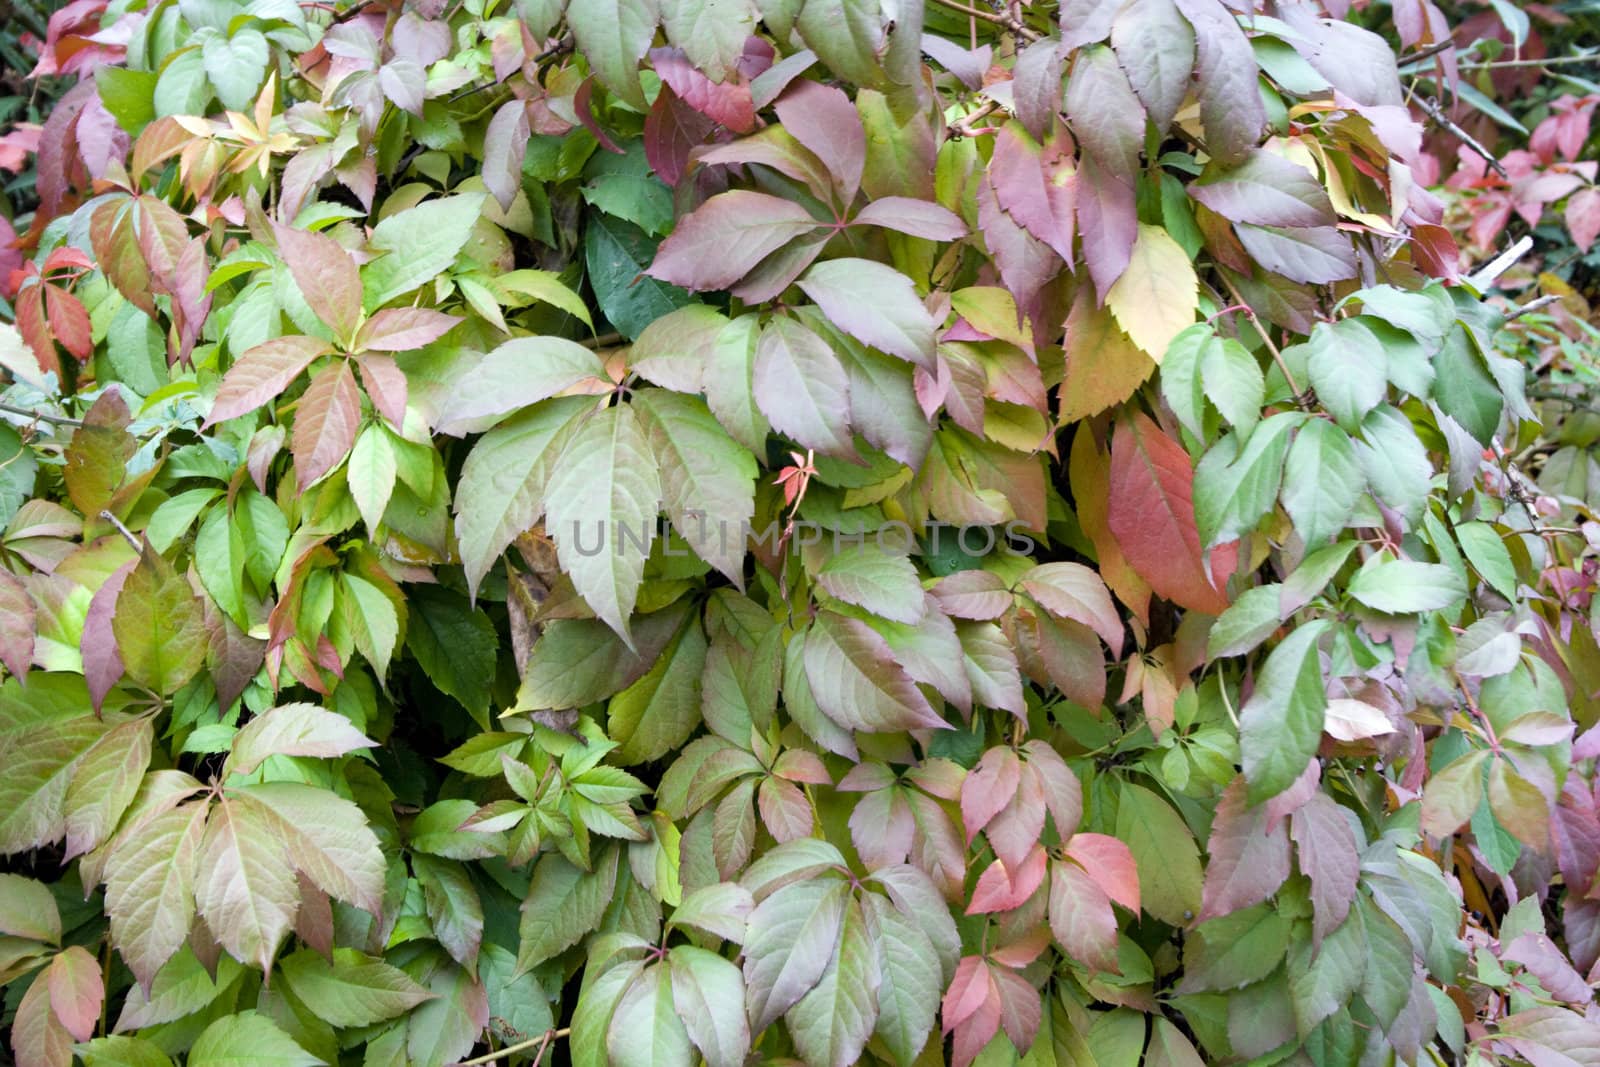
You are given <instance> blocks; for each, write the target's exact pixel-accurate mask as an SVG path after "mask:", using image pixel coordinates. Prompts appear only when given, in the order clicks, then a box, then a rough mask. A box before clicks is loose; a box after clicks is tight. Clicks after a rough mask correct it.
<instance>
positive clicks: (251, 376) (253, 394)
mask: <svg viewBox="0 0 1600 1067" xmlns="http://www.w3.org/2000/svg"><path fill="white" fill-rule="evenodd" d="M331 351H333V349H332V348H331V347H330V346H329V345H328V343H327V342H326V341H323V340H321V339H320V338H316V337H298V336H297V337H279V338H277V339H275V340H272V341H267V342H265V343H263V344H259V345H257V346H256V347H254V348H252V349H250V350H249V351H248V352H246V353H245V354H244V355H242V356H240V357H239V359H238V361H237V362H236V363H234V365H233V366H231V367H229V368H228V372H227V373H226V374H224V375H223V376H222V383H221V384H220V385H219V386H218V387H217V398H216V400H214V401H213V402H212V404H211V412H210V414H208V415H207V416H206V422H205V424H206V425H207V426H212V425H215V424H216V423H219V422H224V421H226V420H228V419H233V418H237V417H238V416H240V415H245V414H248V413H249V412H252V411H254V410H255V409H256V408H258V407H260V406H261V405H262V404H266V403H269V402H270V401H272V400H276V399H277V398H278V397H279V396H280V395H281V394H282V393H283V391H284V390H285V389H287V388H289V386H290V384H291V383H293V381H294V380H295V379H296V378H298V377H300V373H301V372H302V371H304V370H305V369H306V368H307V367H309V366H311V364H312V362H313V361H314V360H315V359H316V358H317V357H318V356H321V355H326V354H327V353H329V352H331Z"/></svg>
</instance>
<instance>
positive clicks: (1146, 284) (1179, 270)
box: [1106, 223, 1200, 363]
mask: <svg viewBox="0 0 1600 1067" xmlns="http://www.w3.org/2000/svg"><path fill="white" fill-rule="evenodd" d="M1199 286H1200V283H1199V280H1198V279H1197V278H1196V276H1195V273H1194V264H1192V263H1191V262H1190V261H1189V254H1188V253H1187V252H1185V251H1184V250H1183V247H1182V246H1181V245H1179V244H1178V242H1176V241H1174V240H1173V239H1172V238H1171V237H1170V236H1168V234H1167V231H1166V230H1163V229H1162V228H1161V227H1159V226H1150V225H1147V224H1145V223H1140V224H1139V236H1138V239H1137V240H1135V241H1134V243H1133V255H1132V257H1131V258H1130V259H1129V260H1128V266H1127V269H1126V270H1124V271H1123V272H1122V275H1121V276H1120V277H1119V278H1117V280H1116V282H1115V283H1114V284H1113V285H1112V286H1111V289H1110V291H1109V292H1107V293H1106V306H1107V307H1109V308H1110V309H1111V313H1112V314H1113V315H1114V316H1116V319H1117V322H1118V323H1119V324H1120V325H1121V326H1122V328H1123V330H1125V331H1126V332H1127V334H1128V336H1129V337H1131V338H1132V339H1133V342H1134V343H1135V344H1136V345H1138V346H1139V347H1140V348H1142V349H1144V351H1145V352H1146V353H1147V354H1148V355H1149V356H1150V358H1151V359H1154V360H1155V361H1156V362H1157V363H1159V362H1161V357H1162V356H1163V355H1165V354H1166V351H1167V346H1168V345H1170V344H1171V343H1172V340H1173V338H1175V337H1177V336H1178V334H1180V333H1182V332H1183V330H1184V329H1185V328H1187V327H1188V326H1190V325H1192V324H1193V322H1194V316H1195V312H1196V311H1197V310H1198V309H1199V306H1200V287H1199Z"/></svg>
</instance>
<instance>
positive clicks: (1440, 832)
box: [1422, 749, 1489, 837]
mask: <svg viewBox="0 0 1600 1067" xmlns="http://www.w3.org/2000/svg"><path fill="white" fill-rule="evenodd" d="M1488 758H1489V753H1488V752H1487V751H1486V750H1483V749H1477V750H1475V751H1472V752H1468V753H1467V754H1466V755H1464V756H1462V757H1460V758H1459V759H1457V760H1455V761H1453V762H1451V763H1450V764H1448V765H1447V766H1445V767H1444V768H1443V769H1441V770H1439V771H1436V772H1435V773H1434V774H1433V776H1432V777H1430V778H1429V779H1428V784H1427V785H1426V786H1425V787H1424V788H1423V791H1422V829H1423V830H1425V831H1427V832H1428V833H1430V834H1432V835H1433V836H1434V837H1445V836H1447V835H1449V834H1453V833H1455V832H1456V831H1457V830H1459V829H1461V827H1462V826H1463V825H1464V824H1465V823H1466V822H1467V820H1468V819H1470V818H1472V815H1473V812H1475V811H1477V810H1478V805H1479V804H1480V803H1482V801H1483V763H1484V761H1485V760H1487V759H1488Z"/></svg>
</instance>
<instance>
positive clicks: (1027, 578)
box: [1019, 563, 1123, 656]
mask: <svg viewBox="0 0 1600 1067" xmlns="http://www.w3.org/2000/svg"><path fill="white" fill-rule="evenodd" d="M1019 583H1020V584H1021V586H1022V588H1023V589H1024V590H1025V591H1026V592H1027V594H1028V595H1029V596H1031V597H1033V599H1035V600H1037V601H1038V602H1039V605H1040V607H1042V608H1044V609H1045V610H1046V611H1048V612H1049V613H1050V614H1052V615H1055V616H1056V617H1058V618H1063V619H1072V620H1073V621H1075V622H1079V623H1082V624H1083V625H1085V626H1087V627H1089V628H1090V629H1092V630H1094V631H1095V632H1096V633H1098V634H1099V635H1100V637H1101V639H1102V640H1104V641H1105V643H1106V647H1108V648H1110V649H1111V654H1112V655H1113V656H1121V655H1122V636H1123V634H1122V630H1123V627H1122V617H1121V616H1120V615H1118V614H1117V609H1116V606H1115V605H1114V604H1112V603H1111V594H1110V593H1109V592H1108V591H1107V590H1106V585H1105V582H1103V581H1101V579H1100V576H1099V575H1098V574H1096V573H1095V572H1094V571H1092V570H1090V569H1089V568H1088V567H1085V566H1083V565H1082V564H1081V563H1043V564H1040V565H1039V566H1037V567H1034V568H1033V569H1031V570H1029V571H1027V572H1025V573H1024V574H1023V575H1022V577H1021V578H1020V579H1019Z"/></svg>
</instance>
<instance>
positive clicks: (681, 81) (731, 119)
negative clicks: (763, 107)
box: [650, 48, 756, 133]
mask: <svg viewBox="0 0 1600 1067" xmlns="http://www.w3.org/2000/svg"><path fill="white" fill-rule="evenodd" d="M650 63H651V66H652V67H654V69H655V72H656V73H657V74H659V75H660V76H661V80H662V81H664V82H666V83H667V87H668V88H669V89H671V90H672V91H673V93H674V94H675V95H676V96H677V97H678V99H680V100H682V101H683V102H684V103H686V104H688V105H689V106H690V107H692V108H694V109H695V110H696V111H698V112H700V114H702V115H704V116H706V117H707V118H709V119H711V120H712V121H714V122H718V123H721V124H722V125H724V126H726V127H727V128H728V129H730V130H732V131H733V132H734V133H749V132H750V131H751V130H752V129H754V128H755V124H756V108H755V104H754V103H752V102H751V99H750V86H748V85H745V84H743V83H742V82H739V81H736V80H734V79H732V78H730V79H728V80H726V81H723V82H714V81H712V80H711V79H710V78H708V77H706V76H705V75H704V74H702V73H701V72H700V71H699V70H697V69H696V68H695V66H694V64H693V63H690V62H689V57H688V56H686V55H685V54H684V53H683V51H682V49H678V48H654V49H651V51H650Z"/></svg>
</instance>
